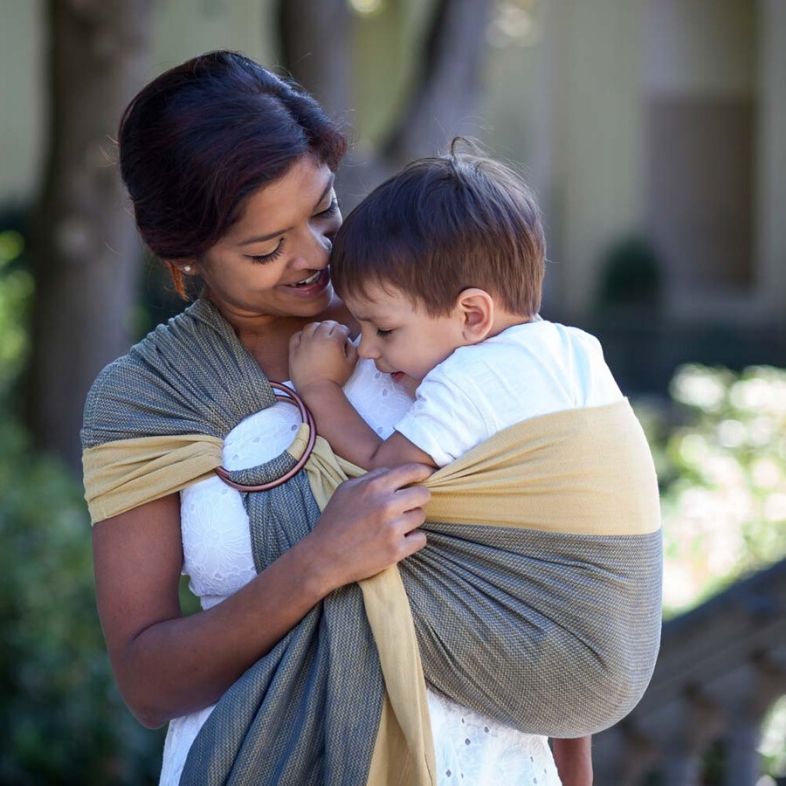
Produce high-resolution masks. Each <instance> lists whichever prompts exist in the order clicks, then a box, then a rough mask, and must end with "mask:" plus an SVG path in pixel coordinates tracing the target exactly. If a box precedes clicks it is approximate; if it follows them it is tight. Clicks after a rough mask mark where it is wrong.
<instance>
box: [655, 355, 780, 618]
mask: <svg viewBox="0 0 786 786" xmlns="http://www.w3.org/2000/svg"><path fill="white" fill-rule="evenodd" d="M671 396H672V399H673V400H674V401H675V402H676V403H677V404H678V405H679V406H680V407H681V408H682V412H683V417H684V421H685V422H684V423H683V424H682V425H678V426H677V427H676V428H674V427H669V426H668V425H664V424H663V423H661V424H660V425H659V426H655V427H653V425H652V423H650V424H649V433H650V438H651V444H652V445H653V450H654V452H655V455H656V462H657V463H658V465H659V473H660V477H661V479H662V482H663V487H662V494H661V501H662V507H663V522H664V543H665V549H666V554H665V571H666V572H665V582H664V584H665V586H664V589H665V601H666V606H667V609H669V610H670V611H672V612H674V611H676V610H682V609H685V608H687V607H690V606H693V605H695V604H696V603H698V602H700V601H702V600H704V599H705V598H706V597H708V596H709V595H712V594H714V593H715V592H717V591H718V590H719V589H720V588H721V587H723V586H726V585H727V584H730V583H731V582H732V581H734V580H735V579H737V578H739V577H740V576H741V575H742V574H744V573H747V572H750V571H752V570H755V569H757V568H760V567H763V566H765V565H768V564H771V563H772V562H775V561H777V560H779V559H781V558H783V557H784V556H786V370H781V369H776V368H771V367H765V366H756V367H751V368H746V369H745V370H743V371H742V372H739V373H735V372H732V371H729V370H728V369H723V368H707V367H705V366H698V365H690V366H684V367H682V368H681V369H679V370H678V371H677V373H676V374H675V376H674V378H673V380H672V383H671ZM645 420H646V418H645Z"/></svg>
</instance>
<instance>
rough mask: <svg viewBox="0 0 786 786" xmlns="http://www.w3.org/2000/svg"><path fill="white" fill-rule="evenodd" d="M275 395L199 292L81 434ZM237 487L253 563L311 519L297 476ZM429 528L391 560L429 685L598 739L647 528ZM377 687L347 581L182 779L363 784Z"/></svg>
mask: <svg viewBox="0 0 786 786" xmlns="http://www.w3.org/2000/svg"><path fill="white" fill-rule="evenodd" d="M273 400H274V399H273V394H272V391H271V390H270V388H269V385H268V384H267V381H266V380H265V378H264V375H263V374H262V373H261V371H260V370H259V368H258V367H257V365H256V363H254V361H253V359H252V358H250V356H248V355H247V354H246V353H245V350H243V348H242V346H241V345H240V344H239V342H238V341H237V339H236V337H235V336H234V333H233V332H232V331H231V329H230V328H229V326H227V325H226V323H225V322H224V321H223V319H222V318H221V317H220V315H219V314H218V312H217V311H216V310H215V309H214V307H212V306H211V305H210V304H209V303H207V302H205V301H199V302H197V303H196V304H194V305H193V306H192V307H190V308H189V309H188V310H187V311H186V312H184V314H182V315H180V316H179V317H176V318H175V319H173V320H171V321H170V323H169V325H168V326H166V327H161V328H159V329H157V330H156V331H155V332H154V333H152V334H151V335H150V336H148V338H147V339H145V340H144V341H143V342H141V343H140V344H139V345H137V346H136V347H134V348H133V349H132V351H131V353H130V354H129V355H128V356H126V357H125V358H121V359H120V360H119V361H116V362H115V363H114V364H112V365H110V366H109V367H108V368H107V369H106V370H105V372H103V374H102V375H101V376H100V377H99V379H98V381H97V382H96V385H95V387H94V389H93V391H92V392H91V394H90V396H89V398H88V402H87V407H86V415H85V427H84V430H83V444H84V446H85V447H86V448H92V447H95V446H99V445H101V444H103V443H106V442H110V441H116V440H122V439H132V438H136V437H140V436H144V435H146V434H147V435H151V436H153V435H162V434H190V433H197V434H208V435H211V436H220V437H223V436H224V435H225V434H226V433H228V432H229V431H230V430H231V429H232V428H233V427H234V426H235V425H236V424H237V423H238V422H239V421H240V420H242V419H243V418H244V417H247V416H248V415H250V414H252V413H253V412H256V411H258V410H260V409H262V408H264V407H266V406H269V405H270V404H271V403H272V402H273ZM567 460H569V461H570V460H573V461H578V460H579V459H578V458H576V457H574V458H573V459H571V458H570V457H568V459H567ZM292 461H293V459H292V457H291V456H289V454H288V453H284V454H282V455H281V456H280V457H278V458H277V459H274V460H273V461H271V462H268V463H267V464H265V465H263V466H261V467H257V468H254V469H252V470H244V471H243V473H242V476H243V479H244V482H264V481H265V480H267V479H269V478H271V477H276V476H279V475H280V474H282V473H283V472H284V471H286V469H288V468H289V467H290V466H292ZM525 475H526V467H522V478H524V477H525ZM624 482H625V481H624V478H620V483H624ZM579 491H580V493H586V492H587V490H586V489H583V490H579ZM577 493H579V492H577ZM244 499H245V504H246V507H247V510H248V512H249V517H250V521H251V535H252V547H253V551H254V560H255V565H256V567H257V570H261V569H262V568H264V567H265V566H266V565H268V564H270V563H271V562H273V561H274V560H275V559H276V558H277V557H278V556H279V555H280V554H281V553H283V552H284V551H285V550H286V549H288V548H289V547H290V546H291V545H293V544H294V543H296V542H297V541H298V540H300V539H301V538H302V537H303V536H304V535H305V534H306V533H307V532H308V531H309V530H310V528H311V527H312V526H313V524H314V522H315V521H316V519H317V518H318V515H319V509H318V507H317V504H316V502H315V501H314V498H313V496H312V493H311V489H310V486H309V483H308V480H307V478H306V474H305V472H301V473H299V474H298V475H296V476H295V477H294V478H292V479H291V480H290V481H288V482H287V483H286V484H284V485H282V486H279V487H277V488H276V489H273V490H271V491H268V492H264V493H261V494H246V495H244ZM426 529H427V530H428V536H429V545H428V547H427V548H426V549H424V550H422V551H420V552H418V553H417V554H415V555H413V556H412V557H410V558H409V559H407V560H406V561H405V562H404V563H402V564H401V565H400V571H401V575H402V579H403V581H404V585H405V588H406V590H407V595H408V597H409V601H410V605H411V610H412V615H413V618H414V622H415V627H416V632H417V637H418V644H419V646H420V650H421V658H422V663H423V671H424V673H425V677H426V680H427V682H428V683H429V684H430V685H431V686H433V687H434V688H435V689H436V690H439V691H441V692H443V693H444V694H446V695H447V696H449V697H450V698H451V699H453V700H454V701H456V702H458V703H460V704H463V705H465V706H468V707H470V708H472V709H474V710H476V711H478V712H481V713H483V714H486V715H488V716H490V717H492V718H495V719H497V720H499V721H501V722H503V723H506V724H509V725H511V726H514V727H516V728H518V729H520V730H522V731H525V732H530V733H538V734H546V735H549V736H557V737H570V736H581V735H584V734H589V733H595V732H597V731H600V730H601V729H603V728H606V727H608V726H610V725H612V724H613V723H615V722H616V721H617V720H619V719H620V718H621V717H623V716H624V715H625V714H627V712H629V711H630V710H631V709H632V708H633V706H635V704H636V703H637V701H638V699H639V698H640V696H641V694H642V693H643V691H644V689H645V688H646V685H647V683H648V682H649V678H650V676H651V673H652V669H653V667H654V663H655V658H656V655H657V650H658V643H659V635H660V586H661V535H660V532H659V531H656V532H649V533H647V534H644V535H571V534H564V533H555V532H544V531H535V530H533V529H511V528H503V527H492V526H470V525H466V524H460V523H451V524H445V523H437V522H431V523H429V524H428V525H427V526H426ZM216 646H217V647H220V646H221V642H216ZM383 698H384V685H383V679H382V674H381V671H380V666H379V660H378V656H377V653H376V649H375V646H374V641H373V638H372V636H371V632H370V630H369V626H368V623H367V621H366V617H365V614H364V607H363V600H362V597H361V592H360V590H359V588H358V587H357V586H355V585H353V586H349V587H345V588H343V589H341V590H339V591H337V592H334V593H332V594H331V595H330V596H329V597H328V598H326V599H325V600H324V601H323V602H322V603H321V604H319V605H318V606H317V607H316V608H314V609H313V610H312V611H311V612H310V613H309V614H308V615H306V617H305V618H304V619H303V620H302V621H301V622H300V623H298V625H296V626H295V628H293V630H292V631H290V633H288V634H287V635H286V636H285V637H284V639H282V641H280V642H279V643H278V644H277V645H276V647H275V648H274V649H273V650H272V651H271V652H270V653H269V654H268V655H266V656H265V657H263V658H262V659H261V660H260V661H259V662H258V663H257V664H255V665H254V666H253V667H251V669H249V670H248V671H247V672H246V674H245V675H244V676H243V677H241V679H240V680H239V681H238V682H237V683H236V684H235V685H234V686H233V687H232V688H230V690H229V691H227V693H226V694H225V695H224V697H222V699H221V700H220V701H219V703H218V705H217V706H216V708H215V709H214V711H213V713H212V714H211V716H210V717H209V719H208V720H207V722H206V723H205V725H204V726H203V728H202V730H201V731H200V734H199V736H198V737H197V740H196V741H195V743H194V745H193V746H192V749H191V751H190V754H189V757H188V760H187V762H186V766H185V769H184V771H183V775H182V779H181V783H183V784H189V785H190V784H224V783H227V784H238V785H242V786H245V785H246V784H247V785H248V786H251V785H252V784H254V786H257V785H258V784H266V785H269V786H274V784H275V785H276V786H287V785H289V786H302V785H303V784H326V785H335V786H361V784H365V783H366V782H367V776H368V770H369V765H370V762H371V757H372V754H373V750H374V744H375V740H376V736H377V729H378V726H379V719H380V714H381V709H382V702H383Z"/></svg>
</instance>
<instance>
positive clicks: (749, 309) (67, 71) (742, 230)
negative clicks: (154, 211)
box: [0, 0, 786, 786]
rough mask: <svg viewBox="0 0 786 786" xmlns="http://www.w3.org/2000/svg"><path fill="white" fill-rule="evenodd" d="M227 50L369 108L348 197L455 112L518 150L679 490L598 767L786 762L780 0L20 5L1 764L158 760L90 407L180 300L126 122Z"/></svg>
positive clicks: (342, 116) (551, 283) (560, 311)
mask: <svg viewBox="0 0 786 786" xmlns="http://www.w3.org/2000/svg"><path fill="white" fill-rule="evenodd" d="M219 48H228V49H235V50H240V51H242V52H244V53H245V54H247V55H249V56H251V57H253V58H255V59H257V60H259V61H260V62H261V63H263V64H265V65H267V66H270V67H276V68H279V69H280V70H281V71H282V72H283V73H289V74H292V75H293V76H294V77H295V78H297V79H298V80H299V81H301V82H302V83H303V84H304V85H305V86H306V87H307V88H308V89H309V90H310V91H312V92H313V93H314V94H315V95H316V96H317V97H318V98H319V99H320V100H321V101H322V102H323V104H324V105H325V107H326V108H327V109H328V110H329V112H330V113H332V114H333V115H334V116H335V117H337V118H338V119H339V120H340V121H341V123H342V124H343V125H344V126H345V127H346V129H347V132H348V134H349V136H350V139H351V141H352V150H351V153H350V155H349V157H348V159H347V161H346V163H345V165H344V166H343V168H342V170H341V173H340V177H339V191H340V198H341V200H342V203H343V207H344V209H345V210H346V209H348V208H350V207H351V206H352V205H353V204H355V203H356V202H357V201H358V200H359V199H360V198H362V196H363V195H364V194H365V193H367V191H368V190H369V189H370V188H371V187H372V186H374V185H375V184H376V183H377V182H379V181H380V180H381V179H382V178H383V177H385V176H387V175H388V174H389V173H391V172H392V171H394V170H395V169H396V168H398V167H399V166H400V165H402V164H403V163H405V162H407V161H408V160H410V159H412V158H414V157H416V156H419V155H424V154H430V153H433V152H435V151H438V150H444V149H445V145H446V143H447V142H448V141H449V139H450V138H451V137H453V136H455V135H456V134H466V135H470V136H473V137H474V138H476V139H478V140H480V141H481V143H482V144H483V145H484V146H485V148H486V150H487V151H488V152H489V153H490V154H492V155H494V156H496V157H499V158H502V159H504V160H506V161H508V162H509V163H511V164H513V165H514V166H515V167H517V168H518V169H519V170H520V171H522V172H523V173H524V175H525V176H526V178H527V180H528V181H529V183H530V184H531V185H532V187H533V189H534V190H535V192H536V195H537V197H538V200H539V202H540V204H541V206H542V208H543V212H544V216H545V222H546V227H547V235H548V242H549V254H548V256H549V265H548V270H547V280H546V293H545V298H544V305H543V312H542V313H543V315H544V317H546V318H548V319H551V320H554V321H561V322H565V323H569V324H575V325H578V326H580V327H583V328H585V329H587V330H589V331H591V332H593V333H595V334H596V335H598V336H599V338H600V339H601V341H602V343H603V345H604V348H605V351H606V355H607V359H608V361H609V364H610V366H611V368H612V370H613V371H614V373H615V375H616V376H617V378H618V380H619V382H620V384H621V387H622V388H623V391H624V392H625V393H626V394H627V395H629V396H630V398H631V400H632V401H633V403H634V405H635V407H636V409H637V412H638V414H639V416H640V418H641V420H642V422H643V423H644V425H645V429H646V431H647V434H648V437H649V439H650V444H651V446H652V450H653V453H654V455H655V458H656V462H657V465H658V470H659V478H660V483H661V493H662V505H663V518H664V538H665V547H666V548H665V551H666V562H665V577H664V602H665V610H666V613H665V622H664V630H663V646H662V651H661V657H660V660H659V664H658V667H657V669H656V673H655V677H654V679H653V682H652V685H651V687H650V689H649V691H648V693H647V694H646V696H645V698H644V700H643V701H642V703H641V704H640V706H639V707H638V708H637V709H636V710H635V711H634V713H632V715H631V716H630V717H629V718H627V719H626V720H625V721H623V722H622V723H620V724H618V725H617V726H616V727H614V728H613V729H610V730H609V731H607V732H604V733H603V734H600V735H598V736H597V737H596V739H595V768H596V773H597V778H596V782H597V783H599V784H609V785H610V786H626V785H628V784H629V785H630V786H634V785H635V786H639V785H644V784H646V785H647V786H657V785H659V784H661V785H663V786H683V784H685V785H686V786H687V784H691V785H695V784H706V785H707V786H714V785H715V784H718V786H720V785H721V784H723V785H724V786H748V785H749V784H750V785H753V784H757V786H772V784H775V783H781V784H782V783H786V2H784V0H49V1H48V2H44V0H0V432H1V433H0V539H1V542H2V544H3V547H2V549H0V631H1V632H0V740H2V742H0V782H2V783H7V784H28V783H31V784H32V783H35V784H87V785H90V784H110V783H111V784H144V783H155V782H156V779H157V773H158V768H159V766H160V751H161V745H162V740H163V736H162V735H163V732H151V731H147V730H145V729H143V728H141V727H140V726H138V725H137V724H136V723H135V721H134V720H133V719H132V718H131V716H130V715H129V714H128V712H127V711H126V710H125V708H124V707H123V704H122V701H121V700H120V699H119V697H118V695H117V692H116V689H115V688H114V686H113V684H112V680H111V676H110V673H109V669H108V663H107V659H106V655H105V651H104V647H103V642H102V639H101V633H100V629H99V626H98V622H97V618H96V613H95V607H94V598H93V586H92V581H93V579H92V568H91V556H90V527H89V521H88V518H87V514H86V510H85V508H84V504H83V502H82V499H81V494H82V488H81V482H80V463H79V454H80V450H79V440H78V431H79V425H80V422H81V408H82V402H83V400H84V395H85V393H86V391H87V389H88V387H89V385H90V383H91V382H92V380H93V379H94V377H95V375H96V374H97V372H98V371H99V370H100V368H101V367H102V366H103V365H104V364H105V363H107V362H108V361H110V360H112V359H113V358H115V357H117V356H118V355H120V354H123V353H124V352H125V351H126V350H127V349H128V347H129V346H130V345H131V344H132V343H133V342H134V341H136V340H138V339H139V338H141V337H142V336H143V335H144V334H145V333H146V332H147V331H148V330H150V329H151V328H152V327H153V326H154V325H155V324H157V323H158V322H160V321H163V320H165V319H167V318H168V317H170V316H171V315H173V314H175V313H177V311H178V310H180V309H181V308H182V307H183V305H184V304H183V303H182V302H179V301H178V300H177V298H176V297H175V295H174V293H173V291H172V290H171V287H170V285H169V284H168V282H167V280H166V277H165V276H164V275H163V273H162V271H161V270H160V268H159V266H158V264H157V263H156V262H155V260H152V259H150V258H149V257H148V256H146V255H145V253H144V250H143V249H142V248H141V247H140V245H139V242H138V240H137V239H136V236H135V233H134V229H133V224H132V220H131V216H130V211H129V208H128V205H127V202H126V200H125V197H124V195H123V192H122V189H121V187H120V185H119V182H118V177H117V172H116V168H115V165H114V160H115V150H114V146H113V141H112V140H113V136H114V134H115V131H116V128H117V122H118V120H119V117H120V114H121V112H122V110H123V108H124V107H125V105H126V104H127V102H128V101H129V100H130V98H131V97H132V96H133V95H134V93H135V92H136V91H137V90H138V89H139V88H140V87H141V86H142V85H143V84H144V83H145V82H146V81H148V80H149V79H151V78H152V77H153V76H154V75H156V74H157V73H159V72H160V71H162V70H164V69H166V68H168V67H170V66H174V65H176V64H178V63H180V62H182V61H183V60H185V59H187V58H189V57H191V56H193V55H196V54H198V53H200V52H203V51H207V50H211V49H219ZM185 602H186V603H187V604H188V602H189V601H188V598H186V599H185Z"/></svg>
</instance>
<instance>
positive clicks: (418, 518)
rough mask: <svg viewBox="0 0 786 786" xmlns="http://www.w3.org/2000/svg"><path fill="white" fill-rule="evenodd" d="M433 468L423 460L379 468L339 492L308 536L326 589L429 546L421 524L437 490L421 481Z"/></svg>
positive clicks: (374, 570)
mask: <svg viewBox="0 0 786 786" xmlns="http://www.w3.org/2000/svg"><path fill="white" fill-rule="evenodd" d="M432 472H433V468H431V467H427V466H425V465H423V464H404V465H402V466H400V467H396V468H395V469H392V470H386V469H376V470H373V471H371V472H369V473H368V474H366V475H364V476H363V477H362V478H356V479H354V480H348V481H346V482H345V483H342V484H341V486H339V488H338V489H337V490H336V492H335V493H334V494H333V497H332V498H331V500H330V502H329V503H328V505H327V507H326V508H325V510H324V511H323V513H322V516H321V517H320V519H319V521H318V522H317V524H316V526H315V528H314V531H313V532H312V533H311V534H310V535H309V536H308V537H307V538H306V540H310V542H311V545H312V546H313V547H314V551H315V554H316V555H318V562H319V563H320V564H321V567H318V566H316V565H315V568H314V569H315V571H316V572H318V573H319V574H320V575H321V576H322V581H323V582H324V584H323V592H324V593H325V594H327V592H330V591H331V590H333V589H336V588H338V587H341V586H343V585H345V584H349V583H351V582H354V581H361V580H362V579H365V578H368V577H370V576H373V575H375V574H377V573H379V572H380V571H382V570H384V569H385V568H387V567H389V566H390V565H394V564H396V563H397V562H399V561H401V560H402V559H404V558H405V557H408V556H409V555H410V554H414V553H415V552H416V551H419V550H420V549H422V548H423V547H424V546H425V545H426V536H425V534H424V533H423V532H421V531H420V530H418V529H417V528H418V527H419V526H420V525H421V524H422V523H423V522H424V521H425V519H426V514H425V513H424V511H423V506H424V505H425V504H426V503H427V502H428V501H429V499H430V498H431V492H430V491H429V490H428V489H427V488H424V487H423V486H411V484H413V483H421V482H423V481H424V480H426V478H427V477H428V476H429V475H430V474H431V473H432Z"/></svg>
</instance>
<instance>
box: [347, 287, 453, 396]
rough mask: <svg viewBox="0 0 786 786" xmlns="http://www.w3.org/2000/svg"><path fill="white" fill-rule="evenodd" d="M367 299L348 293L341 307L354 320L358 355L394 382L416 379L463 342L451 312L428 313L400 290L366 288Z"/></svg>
mask: <svg viewBox="0 0 786 786" xmlns="http://www.w3.org/2000/svg"><path fill="white" fill-rule="evenodd" d="M367 290H368V297H363V298H361V297H349V298H347V299H346V305H347V308H349V310H350V311H351V312H352V315H353V316H354V317H355V319H356V320H357V321H358V323H359V324H360V329H361V333H360V346H359V347H358V354H359V355H360V357H362V358H370V359H371V360H373V361H374V363H375V365H376V367H377V368H378V369H379V370H380V371H383V372H385V373H387V374H392V375H393V376H394V378H396V379H397V381H398V380H399V379H400V378H401V377H403V376H404V375H405V374H406V375H407V376H410V377H412V378H413V379H415V380H416V381H417V382H420V381H421V380H422V379H423V377H425V376H426V374H428V372H429V371H431V369H433V368H434V366H436V365H437V364H439V363H441V362H442V361H443V360H444V359H445V358H446V357H448V355H450V354H451V352H453V350H454V349H457V348H458V347H460V346H464V345H465V344H466V343H467V341H466V340H465V339H464V336H463V333H462V330H461V325H462V323H461V318H460V316H459V314H458V312H456V313H451V314H449V315H447V316H440V317H432V316H429V315H428V314H427V313H426V311H425V309H424V308H423V307H422V306H418V305H416V304H415V303H413V302H412V300H411V299H410V298H409V297H408V296H407V295H405V294H404V293H403V292H401V291H400V290H397V289H394V288H393V287H388V288H386V289H383V288H382V287H381V286H378V285H369V286H368V287H367Z"/></svg>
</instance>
